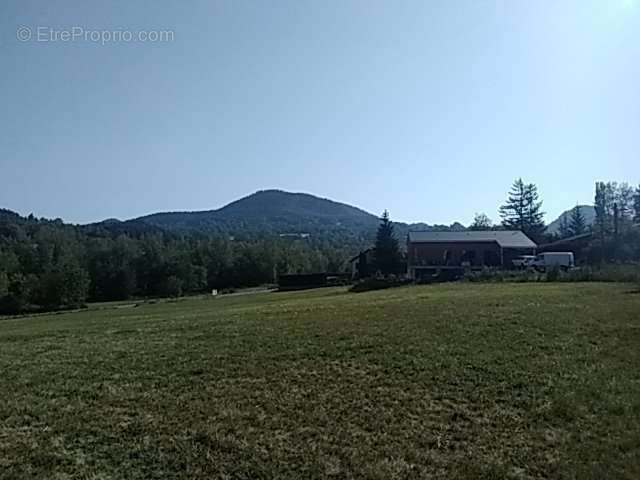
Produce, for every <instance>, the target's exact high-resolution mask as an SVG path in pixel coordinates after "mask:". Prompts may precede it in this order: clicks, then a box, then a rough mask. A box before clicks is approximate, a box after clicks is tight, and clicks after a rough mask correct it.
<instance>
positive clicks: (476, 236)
mask: <svg viewBox="0 0 640 480" xmlns="http://www.w3.org/2000/svg"><path fill="white" fill-rule="evenodd" d="M536 248H537V246H536V244H535V243H534V242H533V240H531V239H530V238H529V237H527V236H526V235H525V234H524V233H522V232H520V231H512V230H504V231H493V230H488V231H464V232H430V231H420V232H409V234H408V236H407V274H408V276H409V277H410V278H413V279H419V278H420V277H421V276H423V275H431V274H433V273H435V272H438V271H440V270H446V269H463V268H471V269H474V268H475V269H479V268H483V267H499V268H511V267H512V265H513V263H512V260H513V259H515V258H516V257H518V256H520V255H535V253H536Z"/></svg>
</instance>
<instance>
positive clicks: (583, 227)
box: [569, 205, 587, 235]
mask: <svg viewBox="0 0 640 480" xmlns="http://www.w3.org/2000/svg"><path fill="white" fill-rule="evenodd" d="M569 231H570V232H571V235H582V234H583V233H585V232H586V231H587V221H586V220H585V218H584V215H583V214H582V210H580V207H579V206H578V205H576V206H575V207H573V210H571V220H570V221H569Z"/></svg>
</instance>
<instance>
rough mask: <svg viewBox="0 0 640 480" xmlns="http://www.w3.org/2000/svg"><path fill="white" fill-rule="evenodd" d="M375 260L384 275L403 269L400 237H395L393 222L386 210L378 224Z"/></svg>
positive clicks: (377, 267)
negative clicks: (399, 244)
mask: <svg viewBox="0 0 640 480" xmlns="http://www.w3.org/2000/svg"><path fill="white" fill-rule="evenodd" d="M374 260H375V266H376V269H377V270H379V271H380V273H382V274H384V275H390V274H397V273H400V272H401V270H402V259H401V256H400V248H399V247H398V239H397V238H396V237H395V234H394V232H393V223H392V222H391V220H390V219H389V212H387V211H386V210H385V211H384V213H383V214H382V218H380V225H379V226H378V233H377V235H376V246H375V252H374Z"/></svg>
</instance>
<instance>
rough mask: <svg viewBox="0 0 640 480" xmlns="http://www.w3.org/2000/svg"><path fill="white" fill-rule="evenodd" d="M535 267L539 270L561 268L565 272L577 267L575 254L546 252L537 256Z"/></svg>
mask: <svg viewBox="0 0 640 480" xmlns="http://www.w3.org/2000/svg"><path fill="white" fill-rule="evenodd" d="M533 266H534V267H536V268H537V269H539V270H546V269H547V268H553V267H559V268H562V269H564V270H567V269H569V268H573V267H575V262H574V260H573V252H544V253H539V254H538V255H536V259H535V261H534V262H533Z"/></svg>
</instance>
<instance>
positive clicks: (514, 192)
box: [500, 178, 546, 240]
mask: <svg viewBox="0 0 640 480" xmlns="http://www.w3.org/2000/svg"><path fill="white" fill-rule="evenodd" d="M500 216H501V217H502V225H503V226H504V227H505V228H507V229H511V230H521V231H522V232H524V233H525V234H526V235H528V236H529V237H531V238H533V239H534V240H540V239H541V237H542V235H543V233H544V231H545V229H546V227H545V224H544V212H543V211H542V201H541V200H540V195H539V194H538V187H536V185H534V184H533V183H529V184H525V183H524V182H523V181H522V179H521V178H519V179H517V180H516V181H515V182H514V183H513V186H512V187H511V191H510V192H509V198H508V199H507V202H506V203H505V204H504V205H502V206H501V207H500Z"/></svg>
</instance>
